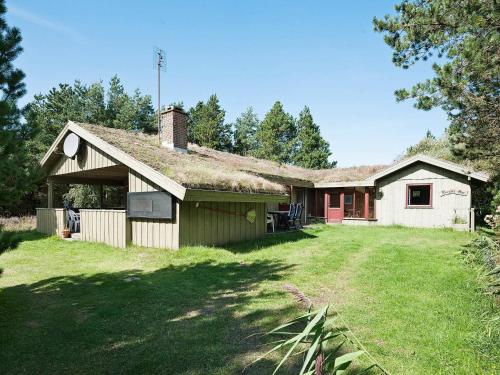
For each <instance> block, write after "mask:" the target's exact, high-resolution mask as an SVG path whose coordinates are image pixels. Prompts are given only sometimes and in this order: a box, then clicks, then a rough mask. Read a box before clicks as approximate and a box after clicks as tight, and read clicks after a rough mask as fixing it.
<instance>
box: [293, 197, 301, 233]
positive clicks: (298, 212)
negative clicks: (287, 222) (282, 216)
mask: <svg viewBox="0 0 500 375" xmlns="http://www.w3.org/2000/svg"><path fill="white" fill-rule="evenodd" d="M303 210H304V205H303V204H302V203H299V204H298V205H297V209H296V210H295V221H294V223H293V224H294V226H295V228H297V221H298V222H299V228H302V211H303Z"/></svg>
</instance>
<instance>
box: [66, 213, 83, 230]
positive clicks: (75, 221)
mask: <svg viewBox="0 0 500 375" xmlns="http://www.w3.org/2000/svg"><path fill="white" fill-rule="evenodd" d="M67 213H68V228H69V230H70V231H71V232H72V233H78V232H80V214H78V213H76V212H75V211H73V210H71V209H68V210H67Z"/></svg>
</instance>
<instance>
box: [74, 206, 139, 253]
mask: <svg viewBox="0 0 500 375" xmlns="http://www.w3.org/2000/svg"><path fill="white" fill-rule="evenodd" d="M80 234H81V238H82V240H83V241H91V242H104V243H105V244H108V245H111V246H114V247H121V248H124V247H125V246H127V242H129V241H130V222H129V221H128V220H127V213H126V211H125V210H98V209H96V210H94V209H85V210H80Z"/></svg>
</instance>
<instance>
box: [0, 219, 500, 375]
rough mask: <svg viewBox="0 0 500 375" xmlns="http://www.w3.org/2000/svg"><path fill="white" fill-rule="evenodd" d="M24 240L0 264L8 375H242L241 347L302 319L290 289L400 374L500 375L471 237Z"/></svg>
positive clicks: (414, 232) (333, 230)
mask: <svg viewBox="0 0 500 375" xmlns="http://www.w3.org/2000/svg"><path fill="white" fill-rule="evenodd" d="M23 237H24V241H23V242H21V243H20V244H19V246H18V247H17V248H16V249H14V250H12V251H9V252H7V253H4V254H2V255H0V268H3V274H1V275H0V364H1V365H0V366H1V367H0V368H1V370H0V371H1V372H2V373H3V374H10V373H43V374H63V373H64V374H68V373H71V374H78V373H92V374H98V373H134V374H138V373H175V374H238V373H241V370H242V368H243V367H244V366H245V365H247V364H248V363H250V362H251V361H252V360H253V359H255V358H256V357H257V356H258V355H259V354H260V353H262V352H263V350H264V348H262V347H260V346H259V345H260V344H262V342H261V341H260V339H259V338H257V337H252V338H247V339H245V337H247V336H249V335H251V334H253V333H256V332H262V331H264V330H266V329H270V328H274V326H276V325H278V324H279V323H282V322H284V321H285V320H286V319H288V318H290V317H294V316H295V315H297V314H298V313H301V312H302V311H301V307H300V306H298V305H297V304H296V303H295V301H294V300H293V299H292V298H291V296H289V295H288V294H287V293H286V292H285V291H284V290H283V285H285V284H287V283H291V284H294V285H296V286H298V287H299V288H300V289H301V290H302V291H304V292H305V293H306V294H307V295H308V296H310V297H311V298H312V300H313V301H314V303H315V305H316V306H318V307H319V306H322V305H324V304H326V303H330V304H331V309H333V310H337V311H340V312H341V314H342V316H343V317H344V318H345V319H346V320H347V321H348V322H349V325H350V326H351V328H352V329H353V330H354V332H355V333H356V334H357V336H358V337H359V338H360V339H361V341H362V342H363V343H364V344H365V345H366V347H367V349H368V350H369V351H370V353H371V354H372V355H373V356H374V357H375V358H376V359H377V360H378V361H379V362H380V364H381V365H383V366H384V367H385V368H386V369H388V370H389V371H391V372H392V373H393V374H439V373H443V374H451V373H453V374H476V373H477V374H494V373H498V371H500V369H499V368H498V363H500V353H499V348H500V342H499V338H498V336H497V335H495V334H490V335H488V334H487V333H486V330H487V320H488V318H489V317H490V316H491V315H492V314H493V313H495V311H497V310H496V309H497V306H496V305H495V304H494V302H493V301H492V300H491V299H490V298H489V297H487V296H484V295H482V293H481V290H480V288H479V285H478V284H477V281H476V275H475V273H474V272H471V270H470V269H469V268H468V266H466V265H464V264H463V263H462V262H461V260H460V254H459V251H460V247H461V246H462V245H464V244H466V243H467V242H468V241H469V240H470V239H471V235H470V234H467V233H460V232H453V231H448V230H424V229H405V228H398V227H349V226H318V227H315V228H311V229H307V230H305V231H303V232H295V233H289V234H281V235H273V236H268V237H267V238H265V239H263V240H261V241H259V242H255V243H247V244H239V245H234V246H230V247H226V248H203V247H198V248H184V249H181V250H180V251H177V252H172V251H167V250H159V249H145V248H138V247H130V248H128V249H126V250H120V249H114V248H110V247H108V246H104V245H98V244H91V243H84V242H67V241H62V240H59V239H57V238H46V237H43V236H41V235H39V234H37V233H35V232H25V233H24V234H23ZM275 360H276V358H270V359H268V360H265V361H263V362H261V363H259V364H257V365H254V366H252V367H250V368H248V369H247V371H246V372H245V373H248V374H265V373H269V369H271V368H272V366H273V365H274V364H275ZM496 364H497V365H496ZM495 365H496V366H497V367H495ZM287 371H288V372H291V371H292V370H291V368H288V369H285V371H284V372H283V373H287Z"/></svg>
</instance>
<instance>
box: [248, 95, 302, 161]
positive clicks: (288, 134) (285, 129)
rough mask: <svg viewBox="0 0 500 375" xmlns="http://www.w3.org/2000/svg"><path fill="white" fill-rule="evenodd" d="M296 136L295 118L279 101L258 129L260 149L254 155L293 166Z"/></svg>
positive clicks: (257, 135) (257, 136) (257, 137)
mask: <svg viewBox="0 0 500 375" xmlns="http://www.w3.org/2000/svg"><path fill="white" fill-rule="evenodd" d="M296 135H297V128H296V125H295V120H294V118H293V117H292V116H291V115H290V114H288V113H286V112H285V111H284V109H283V105H282V104H281V102H279V101H277V102H276V103H274V105H273V107H272V108H271V110H270V111H269V112H267V113H266V116H265V117H264V120H263V121H262V123H261V124H260V126H259V128H258V129H257V132H256V135H255V137H256V139H257V142H258V147H257V149H256V150H255V152H254V153H253V154H254V155H255V156H256V157H258V158H262V159H268V160H274V161H277V162H279V163H286V164H291V163H292V162H293V160H294V157H295V152H296Z"/></svg>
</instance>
